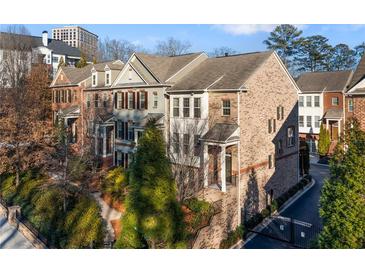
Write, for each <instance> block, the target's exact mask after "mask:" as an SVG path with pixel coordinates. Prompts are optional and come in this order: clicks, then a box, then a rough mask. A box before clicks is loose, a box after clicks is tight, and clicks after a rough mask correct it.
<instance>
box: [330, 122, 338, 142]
mask: <svg viewBox="0 0 365 274" xmlns="http://www.w3.org/2000/svg"><path fill="white" fill-rule="evenodd" d="M337 139H338V122H333V123H332V124H331V141H337Z"/></svg>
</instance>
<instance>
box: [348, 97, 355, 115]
mask: <svg viewBox="0 0 365 274" xmlns="http://www.w3.org/2000/svg"><path fill="white" fill-rule="evenodd" d="M350 102H351V104H350ZM350 107H351V108H350ZM347 110H348V112H354V99H352V98H349V100H348V103H347Z"/></svg>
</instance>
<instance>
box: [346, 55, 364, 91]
mask: <svg viewBox="0 0 365 274" xmlns="http://www.w3.org/2000/svg"><path fill="white" fill-rule="evenodd" d="M364 77H365V54H364V55H363V56H362V58H361V60H360V62H359V64H358V65H357V67H356V70H355V72H354V75H353V76H352V79H351V82H350V85H349V86H348V89H351V88H352V87H354V86H355V85H356V84H357V83H358V82H360V81H361V80H362V79H364Z"/></svg>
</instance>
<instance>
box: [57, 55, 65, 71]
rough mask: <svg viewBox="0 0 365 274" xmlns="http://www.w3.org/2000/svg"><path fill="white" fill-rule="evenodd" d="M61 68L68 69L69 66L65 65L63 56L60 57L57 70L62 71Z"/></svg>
mask: <svg viewBox="0 0 365 274" xmlns="http://www.w3.org/2000/svg"><path fill="white" fill-rule="evenodd" d="M60 67H67V64H66V63H65V59H63V56H61V57H60V61H59V62H58V67H57V69H60Z"/></svg>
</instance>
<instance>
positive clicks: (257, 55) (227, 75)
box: [170, 51, 273, 90]
mask: <svg viewBox="0 0 365 274" xmlns="http://www.w3.org/2000/svg"><path fill="white" fill-rule="evenodd" d="M272 53H273V51H265V52H253V53H246V54H237V55H230V56H224V57H216V58H208V59H206V60H205V61H203V62H202V63H201V64H200V65H198V66H197V67H196V68H195V69H193V70H192V71H191V72H190V73H189V74H188V75H186V76H185V77H183V78H182V79H181V80H180V81H178V82H177V83H176V84H175V85H174V86H173V87H172V88H170V90H203V89H206V88H208V87H209V89H238V88H240V87H241V86H242V85H243V84H244V83H245V82H246V80H247V79H248V78H249V77H250V76H251V75H252V73H253V72H254V71H255V70H256V69H257V68H258V67H259V66H260V65H261V64H263V63H264V62H265V61H266V60H267V58H269V56H271V54H272Z"/></svg>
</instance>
